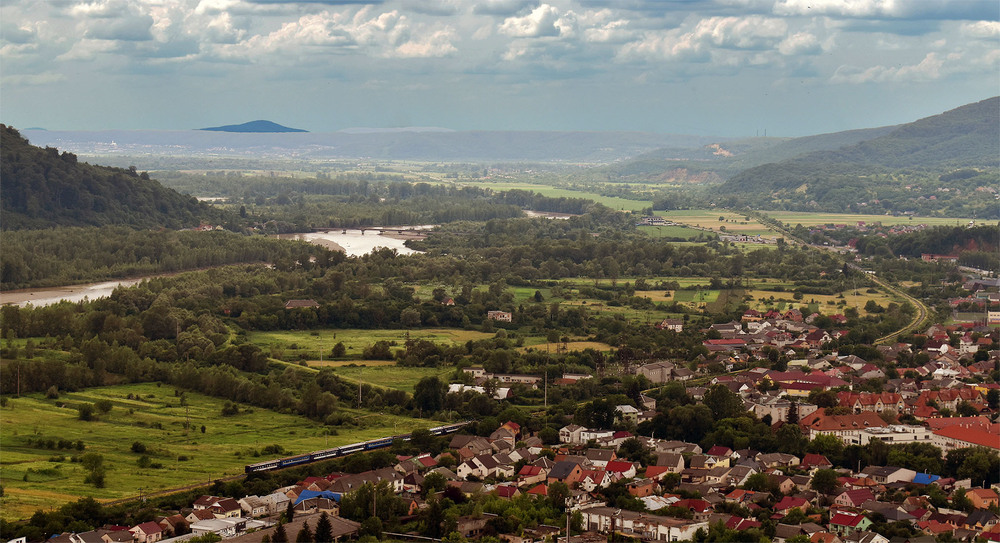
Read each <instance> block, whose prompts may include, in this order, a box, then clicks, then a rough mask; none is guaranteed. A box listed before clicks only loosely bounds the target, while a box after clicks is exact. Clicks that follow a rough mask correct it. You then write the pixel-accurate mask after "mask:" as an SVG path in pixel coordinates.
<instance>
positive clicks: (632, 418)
mask: <svg viewBox="0 0 1000 543" xmlns="http://www.w3.org/2000/svg"><path fill="white" fill-rule="evenodd" d="M615 414H616V415H617V417H618V418H620V419H621V420H622V421H624V422H631V423H632V424H638V422H639V410H638V409H636V408H635V407H633V406H631V405H618V406H615Z"/></svg>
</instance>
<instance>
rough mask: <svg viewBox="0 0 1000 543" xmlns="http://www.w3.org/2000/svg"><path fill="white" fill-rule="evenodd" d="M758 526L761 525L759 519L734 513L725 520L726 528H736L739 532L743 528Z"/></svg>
mask: <svg viewBox="0 0 1000 543" xmlns="http://www.w3.org/2000/svg"><path fill="white" fill-rule="evenodd" d="M760 526H761V524H760V521H757V520H753V519H748V518H743V517H737V516H736V515H733V516H731V517H729V520H728V521H726V528H729V529H730V530H736V531H739V532H742V531H743V530H749V529H750V528H760Z"/></svg>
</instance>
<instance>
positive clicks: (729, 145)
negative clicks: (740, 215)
mask: <svg viewBox="0 0 1000 543" xmlns="http://www.w3.org/2000/svg"><path fill="white" fill-rule="evenodd" d="M894 128H896V127H892V126H886V127H880V128H867V129H861V130H848V131H844V132H835V133H831V134H819V135H815V136H805V137H801V138H767V137H757V138H745V139H738V140H728V141H722V142H719V143H716V144H712V145H706V146H704V147H701V148H697V149H692V148H663V149H657V150H655V151H650V152H648V153H643V154H642V155H639V156H637V157H635V158H633V159H630V160H626V161H623V162H621V163H618V164H613V165H610V166H607V167H605V168H603V169H601V172H602V173H604V174H605V175H607V176H609V177H610V178H619V179H624V180H628V181H663V180H666V179H670V178H682V177H683V178H686V180H688V181H694V182H698V181H704V182H713V181H715V182H722V181H724V180H726V179H728V178H730V177H732V176H734V175H736V174H738V173H740V172H741V171H743V170H745V169H748V168H753V167H755V166H760V165H762V164H767V163H771V162H778V161H782V160H787V159H790V158H794V157H798V156H800V155H803V154H806V153H810V152H814V151H824V150H832V149H838V148H840V147H843V146H846V145H851V144H856V143H859V142H863V141H865V140H870V139H873V138H878V137H879V136H882V135H885V134H887V133H889V132H890V131H892V130H893V129H894Z"/></svg>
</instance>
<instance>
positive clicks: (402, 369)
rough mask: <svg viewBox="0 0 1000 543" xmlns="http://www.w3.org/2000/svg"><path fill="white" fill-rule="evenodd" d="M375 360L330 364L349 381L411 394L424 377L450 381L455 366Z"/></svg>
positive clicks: (335, 371) (334, 370)
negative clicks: (399, 363) (421, 365)
mask: <svg viewBox="0 0 1000 543" xmlns="http://www.w3.org/2000/svg"><path fill="white" fill-rule="evenodd" d="M380 362H381V361H375V363H374V364H372V365H368V364H364V365H362V364H356V365H346V366H344V365H337V366H328V367H330V369H332V370H333V372H334V373H336V374H337V375H338V376H340V377H342V378H343V379H346V380H348V381H353V382H355V383H356V382H358V380H360V381H361V382H362V383H367V384H369V385H375V386H379V387H384V388H395V389H398V390H405V391H406V392H409V393H410V394H412V393H413V388H414V387H415V386H416V384H417V382H418V381H420V380H421V379H423V378H424V377H439V378H441V380H442V381H450V380H451V379H450V376H451V374H452V373H453V372H454V371H455V368H454V367H451V366H446V367H440V368H414V367H406V366H396V365H394V364H391V363H390V364H381V363H380Z"/></svg>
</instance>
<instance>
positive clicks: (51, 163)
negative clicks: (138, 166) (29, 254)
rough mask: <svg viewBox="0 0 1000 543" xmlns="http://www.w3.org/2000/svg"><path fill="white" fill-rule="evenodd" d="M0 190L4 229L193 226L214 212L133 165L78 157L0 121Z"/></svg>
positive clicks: (215, 215) (215, 214)
mask: <svg viewBox="0 0 1000 543" xmlns="http://www.w3.org/2000/svg"><path fill="white" fill-rule="evenodd" d="M0 153H2V154H0V177H2V178H3V191H2V192H0V210H2V212H3V219H2V224H0V226H2V228H3V229H5V230H16V229H25V228H49V227H53V226H102V225H108V224H117V225H128V226H134V227H142V228H154V227H167V228H182V227H187V226H196V225H198V223H199V221H201V220H203V219H213V218H217V212H215V211H213V210H212V209H210V208H209V207H208V206H206V205H202V204H200V203H198V201H197V200H196V199H195V198H193V197H191V196H185V195H182V194H179V193H178V192H176V191H173V190H171V189H168V188H165V187H163V186H162V185H160V183H158V182H157V181H155V180H152V179H150V178H149V176H148V175H147V174H146V173H145V172H143V173H139V172H137V171H136V170H135V168H134V167H133V168H129V169H121V168H107V167H103V166H93V165H90V164H87V163H83V162H79V161H78V160H77V157H76V155H74V154H72V153H66V152H64V153H61V154H60V153H59V150H58V149H55V148H52V147H46V148H44V149H42V148H40V147H36V146H33V145H31V144H30V143H29V142H28V140H27V139H25V138H23V137H22V136H21V134H20V133H19V132H18V131H17V130H15V129H14V128H12V127H9V126H6V125H0Z"/></svg>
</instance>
